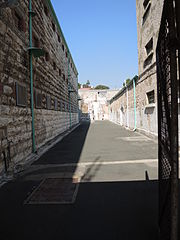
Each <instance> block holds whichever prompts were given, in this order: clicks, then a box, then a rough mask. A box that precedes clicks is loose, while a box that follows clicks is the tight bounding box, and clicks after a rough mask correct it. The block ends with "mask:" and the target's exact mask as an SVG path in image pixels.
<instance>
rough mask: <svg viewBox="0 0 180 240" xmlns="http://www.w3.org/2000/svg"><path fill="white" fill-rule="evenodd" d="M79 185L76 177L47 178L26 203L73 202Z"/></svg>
mask: <svg viewBox="0 0 180 240" xmlns="http://www.w3.org/2000/svg"><path fill="white" fill-rule="evenodd" d="M78 186H79V184H78V179H76V178H74V179H71V178H46V179H44V180H43V181H42V182H41V183H40V184H39V186H38V187H37V188H36V189H35V190H34V191H33V192H32V194H31V195H30V196H29V197H28V198H27V199H26V201H25V204H72V203H74V201H75V199H76V195H77V191H78Z"/></svg>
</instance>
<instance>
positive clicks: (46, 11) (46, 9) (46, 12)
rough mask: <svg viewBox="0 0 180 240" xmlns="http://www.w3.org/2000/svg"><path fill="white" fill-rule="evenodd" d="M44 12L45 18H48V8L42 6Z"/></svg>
mask: <svg viewBox="0 0 180 240" xmlns="http://www.w3.org/2000/svg"><path fill="white" fill-rule="evenodd" d="M44 12H45V14H46V16H48V8H47V6H46V5H44Z"/></svg>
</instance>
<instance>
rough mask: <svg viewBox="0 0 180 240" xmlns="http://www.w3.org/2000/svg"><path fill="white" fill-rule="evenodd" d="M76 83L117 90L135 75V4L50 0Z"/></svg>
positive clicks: (127, 0) (115, 0) (128, 0)
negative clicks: (62, 34) (71, 59)
mask: <svg viewBox="0 0 180 240" xmlns="http://www.w3.org/2000/svg"><path fill="white" fill-rule="evenodd" d="M52 4H53V6H54V9H55V12H56V14H57V17H58V19H59V22H60V25H61V28H62V30H63V33H64V36H65V38H66V41H67V43H68V46H69V49H70V51H71V54H72V56H73V59H74V62H75V64H76V67H77V69H78V72H79V82H80V83H86V81H87V80H89V81H90V83H91V85H93V86H96V85H98V84H105V85H108V86H109V87H110V88H120V87H121V86H122V83H123V81H124V80H125V79H127V78H132V77H133V76H134V75H136V74H137V73H138V58H137V28H136V1H135V0H125V1H123V0H61V1H60V0H52Z"/></svg>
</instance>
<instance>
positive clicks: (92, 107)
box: [79, 88, 118, 121]
mask: <svg viewBox="0 0 180 240" xmlns="http://www.w3.org/2000/svg"><path fill="white" fill-rule="evenodd" d="M117 92H118V90H108V89H104V90H93V89H87V88H81V89H79V96H80V99H81V100H80V102H79V108H80V110H81V112H82V116H83V115H85V116H87V115H88V116H89V117H90V119H91V120H92V121H93V120H108V119H109V115H108V114H109V111H108V108H109V105H108V103H109V100H110V99H111V98H112V97H113V96H114V95H115V94H116V93H117Z"/></svg>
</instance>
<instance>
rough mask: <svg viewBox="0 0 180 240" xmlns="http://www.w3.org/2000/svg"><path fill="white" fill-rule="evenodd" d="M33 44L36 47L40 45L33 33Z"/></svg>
mask: <svg viewBox="0 0 180 240" xmlns="http://www.w3.org/2000/svg"><path fill="white" fill-rule="evenodd" d="M33 46H34V47H37V48H39V46H40V42H39V39H38V38H37V37H36V36H35V35H33Z"/></svg>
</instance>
